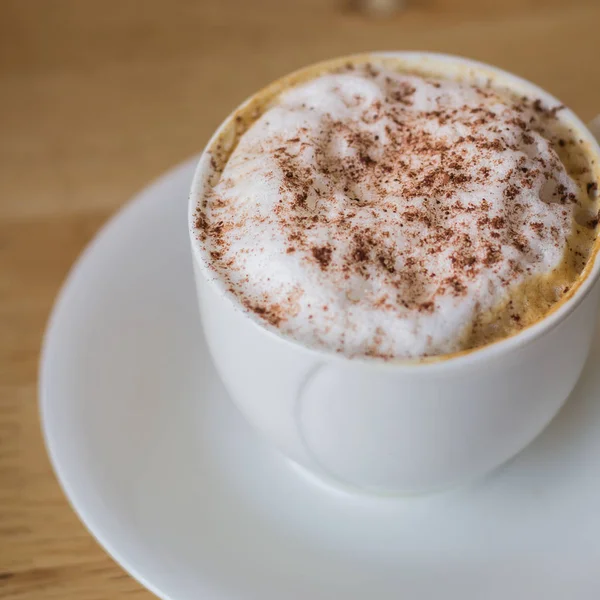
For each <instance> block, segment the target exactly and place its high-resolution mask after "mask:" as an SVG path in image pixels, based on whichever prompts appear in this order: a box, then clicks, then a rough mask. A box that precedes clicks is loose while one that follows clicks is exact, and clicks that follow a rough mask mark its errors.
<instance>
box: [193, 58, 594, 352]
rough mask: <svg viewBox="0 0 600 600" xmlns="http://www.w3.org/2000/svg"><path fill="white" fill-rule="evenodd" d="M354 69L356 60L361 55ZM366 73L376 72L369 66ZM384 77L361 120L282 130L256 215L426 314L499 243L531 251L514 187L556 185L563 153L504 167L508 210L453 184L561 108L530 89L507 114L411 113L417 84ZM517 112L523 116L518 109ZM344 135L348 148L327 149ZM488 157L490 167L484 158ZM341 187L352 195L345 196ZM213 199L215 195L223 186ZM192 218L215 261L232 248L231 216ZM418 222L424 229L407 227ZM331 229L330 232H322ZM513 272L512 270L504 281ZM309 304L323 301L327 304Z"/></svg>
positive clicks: (490, 265)
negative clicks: (276, 179) (473, 228)
mask: <svg viewBox="0 0 600 600" xmlns="http://www.w3.org/2000/svg"><path fill="white" fill-rule="evenodd" d="M352 69H353V70H354V71H356V70H360V69H357V67H356V66H353V67H352ZM364 73H366V75H367V76H369V77H373V78H378V77H380V71H379V70H378V69H377V68H375V67H374V66H372V65H369V66H367V67H366V68H365V71H364ZM388 85H389V90H388V93H387V99H388V101H387V103H384V105H383V106H382V105H381V103H379V102H378V103H372V104H366V103H364V102H363V100H362V99H361V98H360V97H357V98H355V99H354V100H355V101H356V102H357V103H358V104H357V106H361V107H362V108H363V110H362V113H361V112H359V113H358V117H357V119H356V120H355V121H349V120H339V119H337V118H335V116H333V115H328V116H326V117H325V118H324V119H323V123H322V129H321V130H320V131H318V132H313V131H310V132H309V131H303V132H302V133H303V135H302V137H297V136H292V137H287V136H281V139H280V140H279V144H278V145H277V147H276V149H275V150H274V151H273V157H274V159H275V163H276V165H277V169H279V170H280V171H281V173H283V178H282V179H281V186H280V189H279V192H280V200H279V203H278V204H277V205H276V207H275V208H274V210H273V213H272V214H271V215H267V216H262V217H261V219H263V220H266V222H268V223H271V224H272V226H273V227H274V228H277V229H278V230H280V231H282V232H284V234H285V236H286V237H287V240H288V245H287V248H285V253H287V254H292V255H294V256H296V255H297V256H298V257H299V259H301V260H309V261H311V262H312V263H313V264H314V263H316V264H317V265H318V267H319V269H320V270H321V271H327V272H328V273H329V272H338V271H341V272H342V273H343V274H344V279H349V278H359V279H360V280H362V281H369V280H373V279H377V280H378V281H385V282H386V285H387V284H389V285H392V286H393V287H395V289H397V290H398V296H397V298H396V299H395V301H394V299H393V298H388V299H386V300H385V301H382V302H379V303H378V307H379V308H380V309H381V310H385V311H390V312H394V313H398V314H399V315H401V314H403V313H402V309H409V310H416V311H418V312H422V313H431V312H432V311H434V310H435V306H436V299H437V297H438V296H439V295H444V294H447V295H450V296H452V297H460V296H461V295H464V294H465V293H466V290H467V283H468V282H469V281H472V280H474V279H475V278H476V277H477V275H478V273H480V272H481V271H482V269H490V270H494V269H496V268H498V265H500V264H501V263H502V262H503V260H504V256H503V249H502V248H503V247H506V248H508V247H512V248H514V249H516V250H517V251H518V252H520V253H528V252H533V251H534V250H533V249H532V248H531V246H530V244H529V242H528V240H527V238H526V237H524V236H523V234H522V233H520V232H519V229H518V228H516V227H515V223H519V222H520V219H521V218H522V215H523V214H524V213H523V211H524V208H523V206H522V205H521V204H520V203H519V198H520V196H521V194H522V193H523V190H524V189H529V188H531V187H532V186H533V185H535V184H536V182H538V181H539V180H540V179H544V180H545V181H547V182H549V185H551V184H552V181H553V176H552V174H553V172H554V171H556V169H557V166H558V165H559V164H560V163H559V158H558V157H556V160H554V159H551V160H544V159H542V158H541V157H540V158H539V159H538V158H537V157H536V156H535V155H534V156H530V157H529V159H530V163H533V167H532V166H531V164H530V166H528V167H526V166H524V163H522V164H521V166H519V165H518V166H517V168H515V169H513V170H511V171H510V172H509V173H506V174H505V179H504V180H502V181H503V185H504V187H503V194H504V197H505V198H506V199H507V201H508V202H509V204H510V205H511V206H512V207H513V208H512V210H513V211H514V212H513V214H510V215H504V214H498V212H497V208H496V206H495V205H493V204H491V203H490V202H488V201H487V200H486V199H485V198H481V199H477V200H475V201H473V202H463V201H461V200H459V199H458V198H457V193H459V192H463V191H469V190H471V189H473V188H475V187H485V186H486V185H488V184H491V185H498V180H497V179H496V178H495V177H496V175H495V174H496V172H497V170H498V169H499V168H500V167H501V165H502V156H503V153H506V152H516V151H521V147H522V146H521V144H523V143H524V144H526V145H532V144H534V143H535V142H536V140H538V139H539V137H540V135H543V136H547V135H548V132H547V129H546V121H547V120H549V119H555V118H556V114H557V112H558V111H559V110H561V108H562V107H554V108H549V107H545V106H544V105H543V103H542V102H541V101H539V100H536V99H533V100H531V99H528V98H523V99H521V100H515V101H514V103H513V105H512V106H510V111H507V114H506V115H504V114H503V113H502V112H501V111H498V109H497V108H495V109H494V111H492V110H488V109H486V108H484V107H481V108H479V107H474V108H469V107H467V106H463V107H461V108H456V107H450V108H446V107H444V106H443V105H441V106H440V108H439V110H434V111H426V112H420V113H419V112H416V113H415V112H414V111H412V112H411V110H410V109H411V107H412V106H413V104H414V102H413V96H414V93H415V91H416V90H415V88H414V87H413V86H411V85H409V84H407V83H406V82H398V81H396V80H392V79H390V81H389V82H388ZM432 86H433V87H434V88H436V89H439V86H440V84H439V83H437V82H435V81H434V82H433V83H432ZM484 91H485V94H484V95H483V97H484V98H489V97H492V96H493V91H491V90H484ZM361 102H362V104H361ZM515 113H518V114H519V115H520V116H519V117H515V116H514V115H515ZM377 124H380V125H381V127H380V130H379V133H373V131H371V130H366V129H365V126H369V127H371V126H373V125H377ZM433 124H435V126H434V125H433ZM505 125H511V126H512V127H513V128H514V127H517V128H518V130H519V135H518V136H512V134H505V133H504V132H503V128H504V126H505ZM435 127H448V128H450V129H451V130H452V129H454V130H456V131H461V135H459V136H457V137H455V138H454V139H452V138H448V139H444V138H443V136H440V135H437V134H434V133H432V131H435ZM340 143H343V144H345V145H346V146H347V147H348V148H349V149H350V150H351V152H348V153H347V154H343V155H342V154H339V153H335V152H332V150H331V149H332V148H333V147H335V145H336V144H340ZM555 143H556V146H557V147H560V148H564V147H565V145H566V144H567V142H565V139H564V138H563V137H561V138H556V140H555ZM308 148H310V149H312V150H313V151H314V154H315V160H314V161H313V162H312V164H311V163H308V164H307V161H306V160H304V159H303V154H302V153H303V152H304V151H306V150H307V149H308ZM481 163H485V166H479V165H480V164H481ZM415 164H416V165H418V167H417V168H415V166H414V165H415ZM277 169H274V170H275V171H276V170H277ZM226 183H227V182H226V181H225V182H223V184H224V185H225V186H226ZM595 185H596V184H595V183H592V184H589V185H588V193H593V191H595V188H594V187H590V186H595ZM390 189H393V190H394V194H390ZM552 193H553V194H554V195H555V196H556V197H557V198H558V200H559V201H560V202H562V203H565V204H566V203H571V202H576V200H577V199H576V197H575V196H574V195H573V194H572V193H567V190H566V189H564V186H561V184H557V185H555V187H554V189H553V192H552ZM340 197H344V198H346V199H347V200H346V202H345V203H343V202H340V200H339V198H340ZM210 201H211V203H213V204H215V205H217V204H218V202H219V198H218V195H214V196H213V197H212V198H210ZM465 222H467V223H471V222H473V223H477V226H478V227H479V229H480V231H483V232H486V235H487V236H489V239H488V240H486V239H483V238H481V239H480V238H479V236H475V237H474V236H473V235H472V233H471V232H470V231H469V228H468V227H467V226H465V225H464V223H465ZM379 223H381V224H383V225H382V226H381V227H380V226H378V224H379ZM390 223H393V227H392V228H391V229H390V228H389V226H388V224H390ZM196 227H197V229H198V231H199V233H200V236H201V237H202V238H203V239H207V238H210V240H211V243H212V245H213V246H217V247H218V248H219V249H218V250H216V251H213V253H214V255H213V260H214V261H215V262H216V263H219V261H221V260H225V259H226V258H229V257H228V256H227V251H228V243H229V242H228V236H227V235H226V234H227V231H228V228H230V227H231V223H227V222H226V221H225V222H220V223H216V224H213V223H210V222H208V220H207V218H206V216H205V214H204V213H203V212H200V213H199V214H198V217H197V221H196ZM529 227H530V229H531V230H532V231H533V232H535V234H536V235H537V236H540V237H541V236H545V235H548V234H547V233H546V232H545V231H544V230H545V226H544V224H543V223H541V222H532V223H530V224H529ZM394 228H396V229H397V230H400V229H404V230H405V232H406V230H410V233H409V234H406V236H405V237H406V239H407V241H408V243H406V244H398V242H397V236H396V235H395V233H394ZM415 228H416V230H417V231H418V232H419V235H418V236H415V237H412V236H414V234H413V231H415ZM324 231H326V232H327V238H326V239H328V240H329V241H327V242H326V243H324V237H323V235H322V232H324ZM552 234H553V235H554V232H552ZM407 236H408V237H407ZM483 237H485V236H483ZM411 246H413V247H418V248H423V247H425V248H427V253H428V254H429V255H438V254H439V255H447V256H448V261H449V267H448V270H447V271H446V272H441V270H440V272H432V271H431V270H430V269H429V268H428V263H427V261H426V260H425V259H424V258H423V256H422V255H421V253H419V252H417V253H415V252H413V250H412V249H411ZM450 250H451V252H450ZM283 251H284V250H283V249H282V250H281V252H283ZM511 269H512V271H511V273H512V275H513V276H517V275H518V274H519V273H520V270H522V267H521V266H520V265H519V264H518V263H517V262H513V263H511ZM431 281H434V282H436V283H437V291H436V292H435V293H434V294H433V296H432V295H431V293H430V292H428V291H427V290H428V289H430V286H431ZM510 283H511V279H510V276H509V277H508V278H506V279H505V280H504V283H503V285H505V286H508V285H510ZM246 308H247V309H248V310H251V311H253V312H254V313H255V314H256V315H257V316H259V317H260V318H262V319H264V320H265V321H267V322H268V323H269V324H271V325H273V326H275V327H279V326H280V325H281V324H282V323H284V322H285V321H286V319H288V318H289V314H290V312H289V311H290V308H289V306H286V305H285V303H284V304H283V305H282V304H281V303H269V302H261V303H249V302H247V303H246ZM314 310H323V312H328V311H326V310H325V309H324V308H322V307H315V308H314ZM380 345H381V344H375V346H377V347H379V346H380ZM373 352H375V350H373Z"/></svg>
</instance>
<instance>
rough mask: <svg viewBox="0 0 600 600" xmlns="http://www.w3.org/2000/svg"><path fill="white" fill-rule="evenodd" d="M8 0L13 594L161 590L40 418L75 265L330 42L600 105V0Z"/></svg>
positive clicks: (2, 579) (8, 521) (4, 557)
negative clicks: (124, 562)
mask: <svg viewBox="0 0 600 600" xmlns="http://www.w3.org/2000/svg"><path fill="white" fill-rule="evenodd" d="M351 5H352V3H350V2H344V1H343V0H341V1H337V0H304V1H301V0H298V1H296V2H281V1H280V0H218V1H208V0H180V1H178V2H171V1H170V0H102V1H100V0H0V598H3V599H7V600H8V599H10V600H17V599H18V600H24V599H29V598H36V599H40V600H45V599H60V600H69V599H75V598H77V599H78V600H95V599H105V598H111V599H114V600H119V599H121V598H140V599H141V598H150V597H152V596H151V594H150V593H149V592H147V591H145V590H144V589H142V588H141V586H140V585H139V584H137V583H136V582H135V581H134V580H132V579H131V578H130V577H128V576H127V575H126V574H124V572H123V571H122V570H121V569H120V567H118V566H117V565H115V564H114V563H113V562H112V561H111V559H110V558H108V557H107V556H106V554H105V553H104V552H103V550H102V549H101V548H100V547H99V546H98V545H97V544H96V542H95V541H94V540H93V539H92V538H91V536H90V535H89V534H88V533H87V531H86V530H85V529H84V527H83V526H82V525H81V524H80V523H79V521H78V520H77V518H76V517H75V515H74V514H73V512H72V510H71V509H70V507H69V506H68V504H67V502H66V500H65V499H64V497H63V495H62V493H61V491H60V489H59V487H58V484H57V483H56V480H55V478H54V475H53V473H52V472H51V469H50V466H49V464H48V460H47V458H46V455H45V450H44V447H43V442H42V439H41V435H40V430H39V420H38V411H37V392H36V385H37V381H36V380H37V363H38V357H39V347H40V342H41V339H42V334H43V329H44V324H45V321H46V319H47V317H48V313H49V311H50V308H51V305H52V302H53V299H54V296H55V294H56V292H57V291H58V288H59V286H60V283H61V281H62V280H63V278H64V276H65V274H66V273H67V271H68V269H69V266H70V265H71V263H72V262H73V260H75V258H76V257H77V255H78V254H79V252H80V251H81V249H82V248H83V246H84V245H85V244H86V243H87V242H88V241H89V240H90V239H91V237H92V236H93V234H94V232H95V231H96V230H97V228H98V227H99V226H100V225H101V224H102V223H103V222H104V221H105V220H106V219H107V218H108V216H109V215H110V214H111V213H113V212H114V211H115V210H116V209H118V208H119V207H120V206H121V205H122V204H123V203H124V202H126V201H127V199H128V198H129V197H130V196H131V195H132V194H133V193H134V192H136V191H137V190H138V189H139V188H140V187H142V186H143V185H145V184H146V183H147V182H148V181H149V180H151V179H153V178H154V177H156V176H157V175H158V174H160V173H161V171H163V170H165V169H166V168H168V167H170V166H172V165H173V164H175V163H177V162H179V161H181V160H183V159H185V158H187V157H188V156H190V155H191V154H194V153H196V152H198V150H199V149H201V147H202V146H203V144H204V142H205V141H206V140H207V138H208V136H209V135H210V133H211V132H212V130H213V129H214V128H215V127H216V126H217V124H218V123H219V121H220V120H221V119H222V118H223V117H224V116H225V115H226V114H227V113H228V112H229V111H230V109H231V108H233V107H234V106H235V105H236V104H237V103H239V102H240V101H241V100H242V99H243V98H244V97H245V96H247V95H248V94H249V93H251V92H252V91H254V90H256V89H258V88H259V87H261V86H262V85H264V84H266V83H268V82H269V81H270V80H272V79H274V78H276V77H277V76H279V75H282V74H284V73H285V72H287V71H290V70H292V69H294V68H297V67H299V66H302V65H304V64H306V63H309V62H312V61H315V60H319V59H323V58H327V57H331V56H334V55H339V54H345V53H353V52H358V51H365V50H373V49H428V50H436V51H442V52H451V53H456V54H462V55H467V56H471V57H474V58H477V59H480V60H484V61H487V62H491V63H495V64H497V65H499V66H501V67H504V68H506V69H509V70H511V71H514V72H516V73H518V74H520V75H523V76H525V77H527V78H529V79H532V80H533V81H535V82H537V83H539V84H540V85H542V86H543V87H545V88H547V89H548V90H550V91H551V92H553V93H554V94H556V95H557V96H559V97H560V98H561V99H562V100H563V101H564V102H565V103H567V104H569V105H571V106H572V108H574V109H575V111H576V112H578V113H579V114H580V115H581V116H582V117H583V118H584V119H589V118H591V117H592V116H593V115H594V114H595V113H596V112H600V61H599V60H598V59H599V58H600V54H599V51H598V41H597V40H598V32H597V26H598V23H599V22H600V4H599V3H598V2H597V1H596V0H569V1H565V0H547V1H545V2H544V1H542V0H502V2H495V1H489V2H486V1H485V0H412V2H409V5H408V9H407V10H406V11H404V12H402V13H400V14H398V15H395V16H393V17H392V18H389V19H385V20H378V19H373V18H367V17H365V16H364V15H362V14H360V13H357V12H356V11H353V10H352V9H351V8H350V7H351Z"/></svg>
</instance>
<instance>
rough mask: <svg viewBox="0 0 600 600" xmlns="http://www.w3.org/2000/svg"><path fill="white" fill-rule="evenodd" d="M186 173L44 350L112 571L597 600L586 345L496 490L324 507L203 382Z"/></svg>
mask: <svg viewBox="0 0 600 600" xmlns="http://www.w3.org/2000/svg"><path fill="white" fill-rule="evenodd" d="M192 172H193V163H192V162H190V163H188V164H186V165H184V166H182V167H181V168H179V169H177V170H174V171H172V172H171V173H169V174H168V175H166V176H165V177H164V178H162V179H160V180H159V181H158V182H157V183H156V184H154V185H153V186H152V187H150V188H149V189H147V190H146V191H145V192H143V193H142V194H141V196H140V197H138V198H137V199H136V200H135V201H134V202H133V203H132V204H131V205H129V206H128V207H126V208H125V209H124V211H122V212H121V213H120V214H119V215H118V216H117V217H116V218H115V219H114V220H113V221H112V222H110V223H109V225H108V226H107V227H106V228H105V229H104V230H103V231H102V232H101V233H100V234H99V236H98V238H97V239H96V240H95V241H94V242H93V243H92V245H91V246H90V247H89V248H88V250H86V252H85V254H84V255H83V257H82V258H81V260H80V261H79V262H78V264H77V265H76V266H75V268H74V270H73V272H72V273H71V275H70V276H69V279H68V281H67V283H66V284H65V287H64V289H63V290H62V292H61V294H60V297H59V299H58V301H57V304H56V307H55V310H54V312H53V314H52V318H51V321H50V324H49V328H48V332H47V336H46V340H45V345H44V351H43V358H42V365H41V380H40V393H41V409H42V422H43V428H44V433H45V437H46V441H47V445H48V450H49V453H50V457H51V459H52V462H53V465H54V467H55V469H56V472H57V474H58V477H59V479H60V481H61V484H62V485H63V487H64V489H65V492H66V493H67V496H68V497H69V500H70V501H71V503H72V505H73V507H74V508H75V510H76V511H77V513H78V514H79V516H80V517H81V519H82V520H83V521H84V523H85V524H86V525H87V527H88V528H89V529H90V531H91V532H92V533H93V534H94V535H95V536H96V538H97V539H98V540H99V541H100V543H101V544H102V545H103V546H104V547H105V548H106V549H107V551H108V552H110V553H111V554H112V555H113V557H115V558H116V560H117V561H118V562H120V563H121V564H122V565H123V566H124V568H125V569H127V570H128V571H129V572H130V573H131V574H132V575H134V576H135V577H136V578H137V579H139V580H140V581H141V582H142V583H144V584H145V585H146V586H147V587H149V588H150V589H151V590H152V591H154V592H155V593H156V594H157V595H159V596H161V597H162V598H164V599H167V598H168V599H169V600H307V599H311V600H332V599H344V600H367V599H373V598H375V599H377V600H397V599H398V598H406V599H409V600H507V599H518V600H521V599H525V598H526V599H528V600H530V599H532V600H533V599H536V600H537V599H541V598H543V599H544V600H565V599H566V598H568V599H569V600H588V599H589V600H595V599H596V598H598V591H599V590H600V571H599V569H598V565H599V564H600V510H598V507H599V506H600V478H599V477H598V472H599V469H600V434H599V432H600V402H598V397H599V395H600V370H598V368H597V364H598V362H599V361H600V331H598V329H597V328H596V327H590V329H591V330H593V331H594V332H595V334H594V335H595V339H594V344H593V348H592V354H591V356H590V359H589V360H588V363H587V366H586V368H585V370H584V372H583V375H582V377H581V379H580V381H579V383H578V385H577V387H576V388H575V391H574V392H573V394H572V395H571V398H570V400H569V402H568V403H567V405H566V406H565V407H564V408H563V410H562V411H561V412H560V414H559V415H558V417H557V418H556V419H555V420H554V421H553V422H552V423H551V425H550V426H549V427H548V429H546V431H545V432H544V433H543V434H542V435H541V436H540V437H539V438H538V439H537V440H536V441H535V442H534V443H533V444H532V445H531V446H529V447H528V448H527V449H526V450H525V451H524V452H523V453H521V454H520V455H519V456H518V457H517V459H515V460H514V461H512V462H511V463H510V464H508V465H507V466H505V467H503V468H502V469H501V470H500V471H498V472H496V473H495V474H494V475H493V476H491V477H489V478H486V479H483V480H480V481H479V482H478V483H476V484H474V485H471V486H469V487H464V488H462V489H460V490H457V491H454V492H447V493H444V494H437V495H432V496H427V497H420V498H409V499H394V500H389V499H378V498H373V497H369V496H364V495H350V494H343V493H336V492H335V491H333V490H332V489H330V488H325V487H320V486H318V485H315V483H314V482H313V481H312V480H308V479H306V478H304V477H303V476H302V475H300V474H298V473H297V471H296V470H295V469H293V468H291V464H290V463H289V462H288V461H286V460H285V459H284V458H283V457H282V456H281V455H280V454H279V453H277V452H274V451H272V450H271V448H270V446H268V445H267V444H265V443H264V442H263V441H262V440H261V439H260V438H259V436H257V435H256V434H255V432H254V431H253V430H251V428H250V427H249V426H248V425H247V424H246V422H245V421H244V419H242V418H241V417H240V415H239V414H238V411H237V410H236V409H235V408H234V406H233V404H232V403H231V401H230V399H229V398H228V397H227V394H226V392H225V390H224V388H223V386H222V384H221V383H220V381H219V379H218V377H217V375H216V373H215V370H214V368H213V365H212V364H211V361H210V358H209V354H208V350H207V347H206V345H205V343H204V341H203V338H202V329H201V327H200V323H199V319H198V315H197V306H196V302H195V299H194V282H193V278H192V265H191V259H190V255H189V242H188V237H187V230H186V200H187V191H188V187H189V182H190V180H191V177H192ZM98 594H99V596H102V590H100V589H99V590H98ZM0 595H1V594H0Z"/></svg>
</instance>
